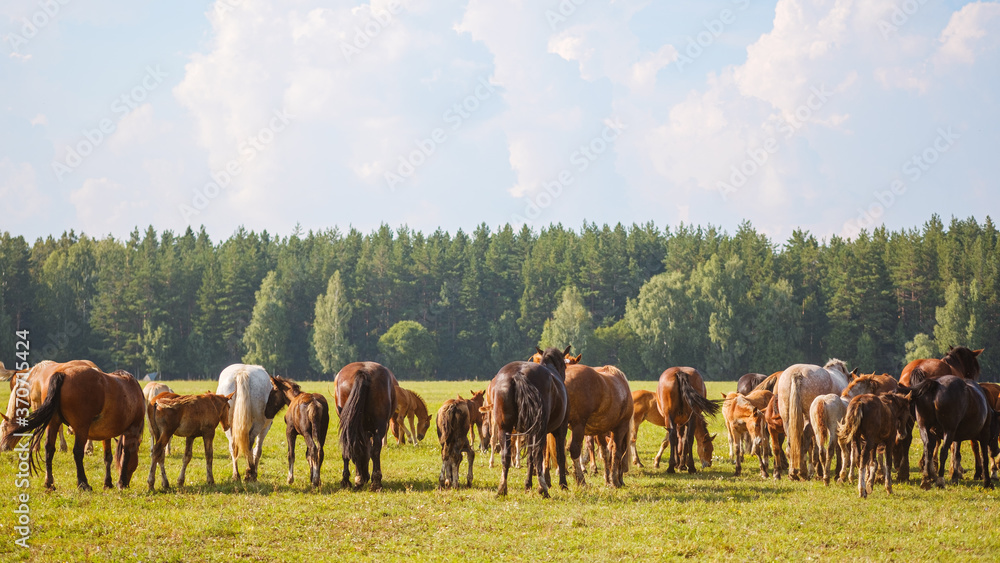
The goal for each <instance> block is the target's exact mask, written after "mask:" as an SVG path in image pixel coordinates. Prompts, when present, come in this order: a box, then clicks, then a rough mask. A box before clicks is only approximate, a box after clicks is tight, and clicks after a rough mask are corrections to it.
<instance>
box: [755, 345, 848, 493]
mask: <svg viewBox="0 0 1000 563" xmlns="http://www.w3.org/2000/svg"><path fill="white" fill-rule="evenodd" d="M849 383H850V378H849V376H848V375H847V366H845V365H844V362H842V361H840V360H836V359H831V360H830V361H828V362H827V363H826V365H825V366H823V367H819V366H817V365H813V364H795V365H794V366H790V367H788V368H787V369H786V370H785V371H784V372H782V373H781V375H780V376H778V382H777V384H775V386H774V394H775V395H777V396H778V414H780V415H781V420H782V421H783V422H784V426H785V435H786V436H788V463H789V465H790V467H789V471H788V477H789V478H790V479H793V480H798V479H800V478H808V475H809V468H808V467H807V466H806V453H807V452H806V448H804V447H803V446H804V445H805V439H806V437H805V427H806V422H807V421H808V420H809V418H808V417H809V407H810V406H812V402H813V400H814V399H815V398H816V397H817V396H819V395H825V394H828V393H836V394H838V395H839V394H840V392H841V391H843V390H844V388H845V387H847V385H848V384H849Z"/></svg>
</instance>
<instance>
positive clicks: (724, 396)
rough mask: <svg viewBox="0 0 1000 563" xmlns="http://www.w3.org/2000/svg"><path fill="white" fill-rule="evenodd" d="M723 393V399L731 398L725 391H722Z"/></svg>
mask: <svg viewBox="0 0 1000 563" xmlns="http://www.w3.org/2000/svg"><path fill="white" fill-rule="evenodd" d="M721 395H722V398H723V399H728V398H729V396H728V395H726V394H725V393H722V394H721Z"/></svg>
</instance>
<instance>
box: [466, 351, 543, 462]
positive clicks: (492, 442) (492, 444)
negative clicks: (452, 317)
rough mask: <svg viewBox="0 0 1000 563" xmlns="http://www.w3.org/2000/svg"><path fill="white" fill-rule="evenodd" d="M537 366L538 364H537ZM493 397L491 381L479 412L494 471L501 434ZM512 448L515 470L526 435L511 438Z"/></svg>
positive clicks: (481, 430)
mask: <svg viewBox="0 0 1000 563" xmlns="http://www.w3.org/2000/svg"><path fill="white" fill-rule="evenodd" d="M535 363H536V364H537V363H538V362H535ZM492 396H493V381H492V380H490V382H489V383H487V384H486V392H485V393H484V394H483V406H481V407H479V412H480V414H482V416H483V423H482V426H481V427H480V429H479V430H480V432H481V433H482V432H485V434H480V435H481V436H482V441H483V442H485V443H486V444H487V447H488V448H489V451H490V469H493V457H494V455H495V454H497V453H499V452H500V433H499V432H498V431H497V429H496V424H495V421H494V419H493V404H492V403H490V397H492ZM510 444H511V447H512V448H513V449H514V452H513V454H512V455H511V459H512V460H513V462H512V463H513V465H514V467H515V468H520V467H521V454H522V453H523V452H524V435H522V434H514V435H512V436H511V440H510Z"/></svg>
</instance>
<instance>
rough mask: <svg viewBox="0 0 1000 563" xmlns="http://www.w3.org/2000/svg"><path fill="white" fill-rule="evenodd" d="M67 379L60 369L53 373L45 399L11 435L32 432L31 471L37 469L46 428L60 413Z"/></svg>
mask: <svg viewBox="0 0 1000 563" xmlns="http://www.w3.org/2000/svg"><path fill="white" fill-rule="evenodd" d="M65 380H66V374H65V373H63V372H61V371H59V372H56V373H55V374H53V375H52V377H51V378H50V379H49V388H48V391H47V395H46V397H45V400H44V401H43V402H42V404H41V405H39V406H38V408H37V409H35V410H34V412H32V413H31V414H29V415H28V417H27V418H26V419H25V420H24V424H15V425H14V430H13V432H11V436H12V437H14V438H18V437H17V436H14V434H25V433H28V432H31V447H30V448H29V449H30V451H32V452H34V454H33V455H32V456H31V457H30V458H29V460H28V467H29V469H31V473H35V472H36V471H37V465H36V463H37V460H38V459H39V458H41V455H42V453H41V445H42V438H43V437H44V436H45V428H46V427H47V426H48V425H49V422H50V421H51V420H52V417H54V416H56V415H57V414H60V413H61V412H62V411H61V410H60V408H59V407H60V405H59V403H60V401H59V397H60V395H61V394H62V386H63V381H65Z"/></svg>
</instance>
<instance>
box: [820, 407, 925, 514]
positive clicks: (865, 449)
mask: <svg viewBox="0 0 1000 563" xmlns="http://www.w3.org/2000/svg"><path fill="white" fill-rule="evenodd" d="M909 416H910V405H909V399H908V398H907V397H904V396H902V395H898V394H896V393H886V394H883V395H872V394H870V393H866V394H863V395H858V396H856V397H854V398H853V399H851V402H850V404H848V405H847V412H846V413H845V414H844V421H843V422H842V423H841V424H840V426H839V427H838V430H837V433H838V434H839V436H838V440H839V441H840V444H841V446H842V447H844V448H845V449H847V448H850V451H851V457H853V458H854V459H857V460H858V496H860V497H861V498H867V497H868V494H869V493H870V492H871V489H872V485H873V482H874V480H875V474H876V470H877V463H878V460H877V459H876V457H877V456H883V457H884V462H883V463H882V466H883V467H884V468H885V471H883V474H884V475H885V490H886V492H888V493H889V494H892V471H890V470H889V469H890V468H891V467H892V450H893V445H894V442H895V438H896V433H897V432H898V431H899V429H900V427H901V426H902V425H903V424H904V423H905V421H906V418H907V417H909Z"/></svg>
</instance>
